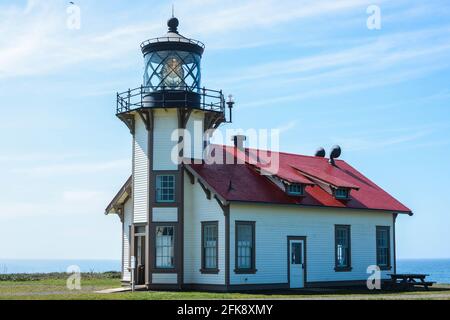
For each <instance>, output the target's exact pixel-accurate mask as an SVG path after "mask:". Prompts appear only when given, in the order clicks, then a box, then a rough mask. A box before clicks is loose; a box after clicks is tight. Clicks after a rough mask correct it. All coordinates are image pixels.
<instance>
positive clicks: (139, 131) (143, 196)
mask: <svg viewBox="0 0 450 320" xmlns="http://www.w3.org/2000/svg"><path fill="white" fill-rule="evenodd" d="M148 152H149V150H148V131H147V129H146V127H145V124H144V122H143V121H142V119H140V117H139V116H136V123H135V135H134V183H133V188H134V190H133V191H134V192H133V197H134V223H146V222H147V210H148V198H149V191H148V172H149V161H148V159H149V156H148Z"/></svg>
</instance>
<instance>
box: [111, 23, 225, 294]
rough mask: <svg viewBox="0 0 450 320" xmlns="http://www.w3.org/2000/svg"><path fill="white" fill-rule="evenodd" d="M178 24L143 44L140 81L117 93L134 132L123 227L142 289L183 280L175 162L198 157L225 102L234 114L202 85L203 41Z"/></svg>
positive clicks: (179, 168) (179, 172)
mask: <svg viewBox="0 0 450 320" xmlns="http://www.w3.org/2000/svg"><path fill="white" fill-rule="evenodd" d="M178 25H179V21H178V19H177V18H175V17H172V18H171V19H170V20H169V21H168V28H169V30H168V33H167V34H166V35H164V36H162V37H159V38H154V39H150V40H147V41H144V42H143V43H142V44H141V50H142V53H143V56H144V61H145V68H144V77H143V84H142V85H141V86H140V87H138V88H136V89H129V90H127V91H125V92H123V93H118V94H117V117H118V118H119V119H120V120H122V121H123V122H124V123H125V124H126V126H127V127H128V128H129V130H130V132H131V134H132V137H133V148H132V153H133V154H132V159H133V160H132V161H133V166H132V177H131V181H130V188H131V192H130V194H131V195H130V201H128V202H129V203H130V204H129V206H130V210H131V212H132V214H131V217H130V219H131V221H128V222H127V225H129V226H130V227H129V230H124V234H125V235H126V236H127V237H128V238H129V239H130V240H131V241H130V242H129V246H130V247H129V248H128V249H127V250H126V251H127V252H129V253H130V256H129V257H124V259H125V260H127V259H129V260H130V261H135V263H129V265H130V266H132V267H134V270H133V271H134V273H133V276H134V283H136V284H141V285H147V287H151V286H152V285H156V284H158V283H164V284H167V283H170V284H173V285H174V286H175V287H180V286H181V284H182V283H183V279H182V274H183V263H184V262H183V261H184V258H183V251H184V250H183V246H184V244H183V243H182V242H183V230H184V228H183V224H184V194H185V193H184V190H183V188H184V179H185V175H184V167H183V164H182V161H180V159H183V158H184V159H195V160H196V161H201V160H202V159H203V154H204V152H203V151H204V149H205V148H206V146H207V141H204V138H203V137H204V133H205V132H206V131H208V130H210V129H213V130H214V129H216V128H217V127H218V126H219V125H220V124H221V123H224V122H227V116H226V110H225V106H226V105H227V104H228V106H229V107H230V116H229V118H231V107H232V101H229V102H226V101H225V98H224V95H223V94H222V91H216V90H209V89H206V88H205V87H202V85H201V59H202V55H203V52H204V49H205V46H204V44H203V43H201V42H200V41H196V40H192V39H188V38H186V37H184V36H182V35H181V34H180V33H179V32H178ZM177 129H181V130H177ZM183 129H184V132H187V133H188V134H187V135H185V134H182V133H181V132H183V131H182V130H183ZM174 155H175V156H174ZM157 241H159V242H161V243H158V246H157V245H156V242H157ZM162 242H167V243H162ZM164 248H166V249H164ZM166 251H167V252H166ZM171 251H175V252H171ZM128 271H130V270H128ZM124 272H127V270H124Z"/></svg>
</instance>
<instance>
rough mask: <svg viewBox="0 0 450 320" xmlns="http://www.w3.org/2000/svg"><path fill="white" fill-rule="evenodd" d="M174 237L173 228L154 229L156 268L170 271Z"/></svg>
mask: <svg viewBox="0 0 450 320" xmlns="http://www.w3.org/2000/svg"><path fill="white" fill-rule="evenodd" d="M174 235H175V228H174V227H173V226H161V227H157V228H156V268H158V269H161V268H162V269H171V268H174V267H175V262H174V257H175V255H174V251H175V250H174V247H175V246H174V244H175V241H174Z"/></svg>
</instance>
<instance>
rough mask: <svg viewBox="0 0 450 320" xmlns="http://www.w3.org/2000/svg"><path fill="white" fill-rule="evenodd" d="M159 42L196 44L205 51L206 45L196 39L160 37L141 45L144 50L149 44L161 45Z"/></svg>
mask: <svg viewBox="0 0 450 320" xmlns="http://www.w3.org/2000/svg"><path fill="white" fill-rule="evenodd" d="M159 42H183V43H190V44H195V45H197V46H199V47H202V48H203V49H205V44H204V43H203V42H201V41H198V40H194V39H189V38H184V37H158V38H153V39H149V40H146V41H144V42H142V43H141V49H143V48H144V47H146V46H148V45H149V44H152V43H159Z"/></svg>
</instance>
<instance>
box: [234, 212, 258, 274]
mask: <svg viewBox="0 0 450 320" xmlns="http://www.w3.org/2000/svg"><path fill="white" fill-rule="evenodd" d="M235 260H236V261H235V265H236V269H235V272H236V273H255V272H256V269H255V223H254V222H242V221H236V240H235Z"/></svg>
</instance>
